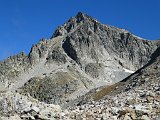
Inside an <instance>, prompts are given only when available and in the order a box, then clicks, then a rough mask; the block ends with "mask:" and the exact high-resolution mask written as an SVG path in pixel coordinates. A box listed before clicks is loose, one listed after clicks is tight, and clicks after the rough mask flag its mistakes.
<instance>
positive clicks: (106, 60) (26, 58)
mask: <svg viewBox="0 0 160 120" xmlns="http://www.w3.org/2000/svg"><path fill="white" fill-rule="evenodd" d="M159 80H160V41H159V40H155V41H153V40H145V39H142V38H140V37H138V36H136V35H134V34H132V33H131V32H129V31H127V30H124V29H120V28H116V27H113V26H109V25H104V24H102V23H100V22H98V21H97V20H96V19H94V18H92V17H90V16H88V15H86V14H84V13H81V12H79V13H78V14H77V15H76V16H75V17H71V18H70V19H69V20H68V21H67V22H66V23H64V24H63V25H62V26H59V27H58V28H57V29H56V30H55V32H54V33H53V35H52V36H51V38H50V39H41V40H40V41H39V43H38V44H35V45H33V46H32V48H31V50H30V53H29V54H28V55H26V54H25V53H24V52H21V53H20V54H18V55H15V56H11V57H9V58H7V59H6V60H4V61H1V62H0V116H1V119H2V120H21V119H23V120H26V119H31V120H58V119H59V120H60V119H61V120H138V119H139V120H142V119H144V120H151V119H153V120H154V119H155V120H158V119H160V107H159V105H160V81H159Z"/></svg>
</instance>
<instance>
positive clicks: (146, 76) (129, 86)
mask: <svg viewBox="0 0 160 120" xmlns="http://www.w3.org/2000/svg"><path fill="white" fill-rule="evenodd" d="M88 94H89V93H88ZM88 94H86V95H87V96H89V95H88ZM86 95H85V96H86ZM85 96H83V98H82V97H81V98H79V99H78V100H75V101H73V102H74V106H72V107H69V108H68V111H69V113H70V114H69V115H70V117H71V118H72V119H91V120H92V119H93V120H94V119H102V120H110V119H113V120H135V119H144V120H153V119H155V120H158V119H160V106H159V104H160V47H158V48H157V50H156V51H155V52H154V53H153V54H152V55H151V60H150V61H149V62H148V63H147V64H146V65H145V66H144V67H142V68H141V69H139V70H137V71H136V72H135V73H133V74H132V75H130V76H129V77H127V78H125V79H124V80H122V81H120V82H118V83H116V84H114V85H112V86H108V87H103V88H100V89H99V90H98V91H94V94H93V93H92V92H90V98H89V101H88V102H87V99H85V98H87V97H85ZM93 100H96V101H93ZM84 101H86V102H84ZM73 102H72V104H73ZM83 103H85V104H83Z"/></svg>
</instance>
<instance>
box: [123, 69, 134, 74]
mask: <svg viewBox="0 0 160 120" xmlns="http://www.w3.org/2000/svg"><path fill="white" fill-rule="evenodd" d="M123 70H124V71H125V72H128V73H134V72H135V71H132V70H129V69H125V68H123Z"/></svg>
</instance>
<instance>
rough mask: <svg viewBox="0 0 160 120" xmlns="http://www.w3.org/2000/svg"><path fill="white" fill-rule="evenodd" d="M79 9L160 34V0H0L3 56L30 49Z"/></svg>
mask: <svg viewBox="0 0 160 120" xmlns="http://www.w3.org/2000/svg"><path fill="white" fill-rule="evenodd" d="M78 11H81V12H84V13H86V14H88V15H90V16H92V17H94V18H96V19H97V20H99V21H100V22H102V23H104V24H109V25H112V26H116V27H120V28H124V29H127V30H129V31H131V32H132V33H134V34H136V35H138V36H140V37H142V38H145V39H159V38H160V0H0V60H2V59H4V58H7V57H8V56H10V55H14V54H17V53H19V52H21V51H25V52H26V53H28V52H29V50H30V48H31V46H32V44H35V43H37V42H38V41H39V40H40V39H41V38H50V37H51V35H52V33H53V32H54V30H55V29H56V27H57V26H59V25H61V24H63V23H64V22H65V21H67V20H68V19H69V18H70V17H71V16H75V15H76V14H77V12H78Z"/></svg>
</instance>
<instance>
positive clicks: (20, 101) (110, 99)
mask: <svg viewBox="0 0 160 120" xmlns="http://www.w3.org/2000/svg"><path fill="white" fill-rule="evenodd" d="M1 95H3V97H2V96H1V99H0V104H1V107H0V109H1V115H3V117H1V119H2V120H21V119H23V120H27V119H30V120H117V119H118V120H136V119H137V120H154V119H155V120H158V118H160V116H159V115H160V104H159V103H160V79H158V81H157V79H156V80H155V79H152V80H146V82H145V83H144V84H143V85H142V86H140V87H135V88H133V89H132V90H129V91H126V92H124V93H121V94H118V95H116V96H110V95H108V96H105V98H103V99H101V100H99V101H96V102H95V101H90V102H88V103H87V104H84V105H80V106H74V107H69V108H67V109H65V110H62V109H61V107H60V106H59V105H53V104H45V103H41V102H38V101H37V100H35V99H33V98H31V97H26V96H22V95H20V94H19V93H15V94H13V93H9V92H8V93H5V94H1ZM156 118H157V119H156Z"/></svg>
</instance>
